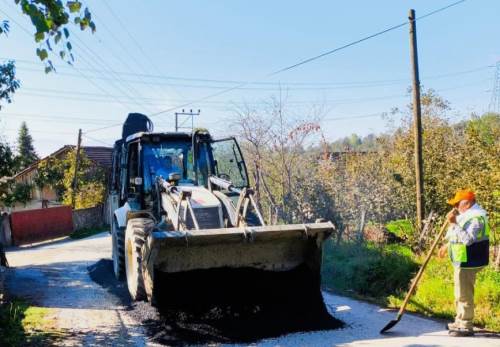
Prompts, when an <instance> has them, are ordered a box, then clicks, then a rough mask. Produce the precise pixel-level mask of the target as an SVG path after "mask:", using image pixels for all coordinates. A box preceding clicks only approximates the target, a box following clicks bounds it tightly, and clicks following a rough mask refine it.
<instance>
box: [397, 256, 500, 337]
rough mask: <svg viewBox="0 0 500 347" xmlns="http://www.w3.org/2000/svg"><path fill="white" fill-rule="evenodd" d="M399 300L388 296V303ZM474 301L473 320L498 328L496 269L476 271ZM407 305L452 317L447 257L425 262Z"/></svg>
mask: <svg viewBox="0 0 500 347" xmlns="http://www.w3.org/2000/svg"><path fill="white" fill-rule="evenodd" d="M401 302H402V297H401V296H390V297H389V306H392V307H398V306H399V305H400V304H401ZM474 303H475V310H474V322H475V324H477V325H478V326H483V327H485V328H486V329H488V330H492V331H500V272H497V271H495V270H494V269H493V268H492V267H486V268H484V269H483V270H482V271H481V272H479V273H478V275H477V279H476V286H475V292H474ZM408 309H409V310H410V311H414V312H419V313H422V314H425V315H429V316H434V317H439V318H446V319H450V320H452V319H453V318H454V316H455V305H454V299H453V267H452V265H451V264H450V262H449V260H448V259H439V258H434V259H432V260H431V261H430V262H429V264H428V265H427V268H426V270H425V272H424V275H423V276H422V279H421V282H420V284H419V286H418V288H417V292H416V293H415V295H414V296H413V298H412V299H411V301H410V303H409V305H408Z"/></svg>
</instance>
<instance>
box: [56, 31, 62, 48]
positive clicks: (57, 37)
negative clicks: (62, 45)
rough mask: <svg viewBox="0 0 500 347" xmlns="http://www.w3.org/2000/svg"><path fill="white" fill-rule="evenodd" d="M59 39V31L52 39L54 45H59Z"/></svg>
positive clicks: (60, 35)
mask: <svg viewBox="0 0 500 347" xmlns="http://www.w3.org/2000/svg"><path fill="white" fill-rule="evenodd" d="M61 37H62V34H61V32H60V31H58V32H57V34H56V36H55V37H54V42H55V43H56V45H57V44H58V43H59V41H61Z"/></svg>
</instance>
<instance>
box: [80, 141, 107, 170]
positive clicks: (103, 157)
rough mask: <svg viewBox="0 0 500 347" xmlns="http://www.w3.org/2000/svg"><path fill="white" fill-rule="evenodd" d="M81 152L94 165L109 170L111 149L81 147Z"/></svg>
mask: <svg viewBox="0 0 500 347" xmlns="http://www.w3.org/2000/svg"><path fill="white" fill-rule="evenodd" d="M82 150H83V152H84V153H85V155H86V156H87V158H89V159H90V160H92V161H93V162H95V163H96V164H98V165H100V166H102V167H105V168H111V165H112V153H113V148H111V147H91V146H83V147H82Z"/></svg>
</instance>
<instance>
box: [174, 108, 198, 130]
mask: <svg viewBox="0 0 500 347" xmlns="http://www.w3.org/2000/svg"><path fill="white" fill-rule="evenodd" d="M200 113H201V111H200V110H198V112H193V110H189V112H186V111H184V110H182V112H175V132H178V131H179V129H191V131H193V130H194V117H195V116H199V115H200ZM179 116H186V118H185V119H184V121H183V122H182V123H181V124H180V125H179ZM190 119H191V128H189V127H186V126H184V124H185V123H186V122H187V121H188V120H190Z"/></svg>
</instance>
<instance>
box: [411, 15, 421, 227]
mask: <svg viewBox="0 0 500 347" xmlns="http://www.w3.org/2000/svg"><path fill="white" fill-rule="evenodd" d="M408 20H409V21H410V55H411V65H412V73H413V134H414V137H415V187H416V196H417V201H416V202H417V229H418V230H419V231H420V230H421V228H422V221H423V220H424V213H425V212H424V173H423V159H422V119H421V117H422V110H421V105H420V78H419V74H418V50H417V26H416V23H415V10H413V9H411V10H410V13H409V15H408Z"/></svg>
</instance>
